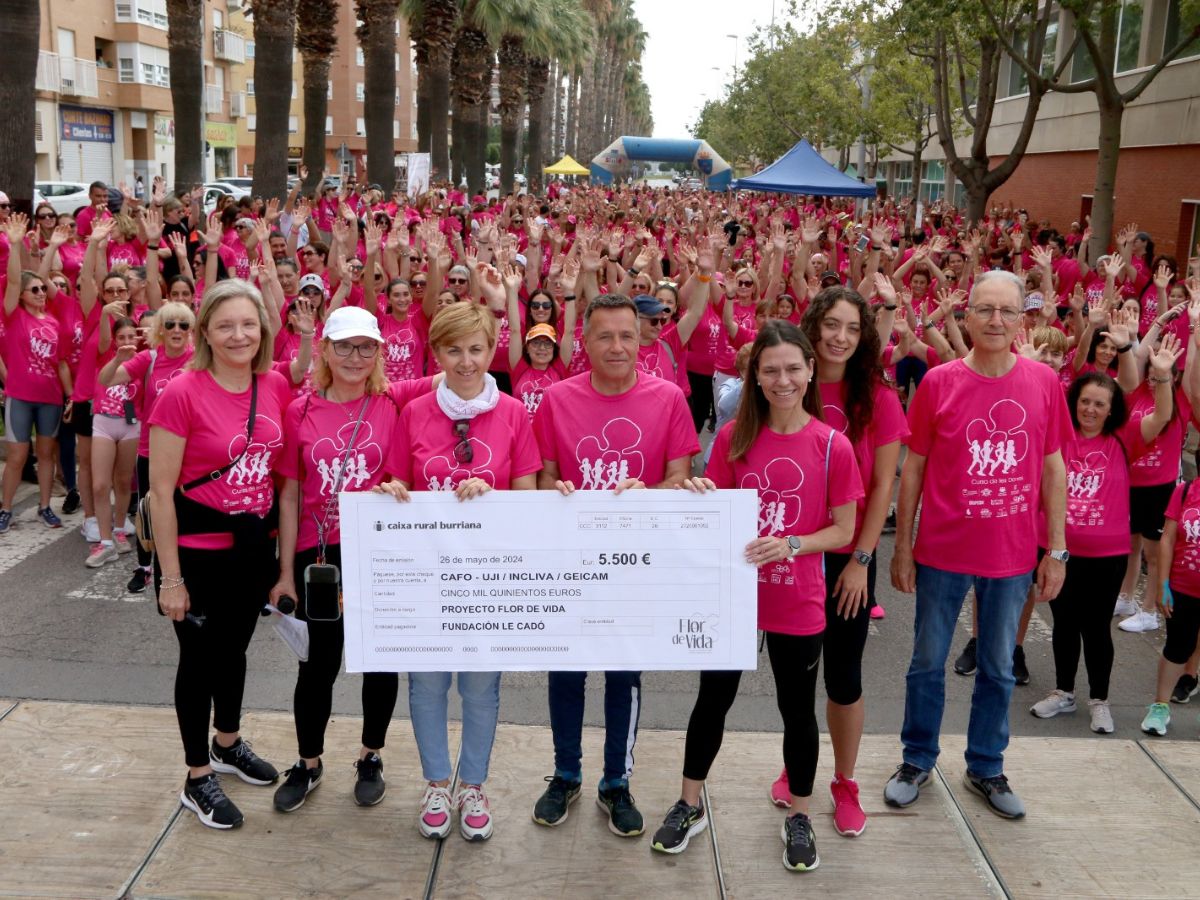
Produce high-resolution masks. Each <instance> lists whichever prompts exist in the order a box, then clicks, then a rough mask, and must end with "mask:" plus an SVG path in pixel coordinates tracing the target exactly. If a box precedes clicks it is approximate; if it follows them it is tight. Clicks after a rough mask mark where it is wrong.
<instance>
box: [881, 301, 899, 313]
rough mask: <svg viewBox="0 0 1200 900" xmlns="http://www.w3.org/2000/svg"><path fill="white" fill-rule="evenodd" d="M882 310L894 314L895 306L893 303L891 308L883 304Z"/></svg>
mask: <svg viewBox="0 0 1200 900" xmlns="http://www.w3.org/2000/svg"><path fill="white" fill-rule="evenodd" d="M883 308H884V309H886V310H887V311H888V312H895V311H896V304H895V303H893V304H892V305H891V306H888V305H887V304H886V303H885V304H883Z"/></svg>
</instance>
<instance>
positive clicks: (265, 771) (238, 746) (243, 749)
mask: <svg viewBox="0 0 1200 900" xmlns="http://www.w3.org/2000/svg"><path fill="white" fill-rule="evenodd" d="M208 761H209V762H210V763H212V767H213V769H215V770H216V771H218V772H222V773H226V774H230V775H236V776H237V777H238V778H240V779H242V781H245V782H246V783H247V784H274V783H275V782H276V781H278V780H279V772H278V771H277V770H276V768H275V767H274V766H273V765H271V764H270V763H269V762H267V761H266V760H265V759H259V758H258V756H257V755H256V754H255V752H254V751H253V750H251V749H250V742H249V741H244V740H242V739H241V738H238V739H237V742H236V743H234V745H233V746H232V747H222V746H221V745H220V744H218V743H217V739H216V738H215V737H214V738H213V742H212V748H211V749H210V750H209V751H208Z"/></svg>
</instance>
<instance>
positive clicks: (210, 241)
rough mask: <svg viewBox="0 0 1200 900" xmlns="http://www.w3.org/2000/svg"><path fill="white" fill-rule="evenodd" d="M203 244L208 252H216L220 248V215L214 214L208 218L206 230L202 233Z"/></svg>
mask: <svg viewBox="0 0 1200 900" xmlns="http://www.w3.org/2000/svg"><path fill="white" fill-rule="evenodd" d="M204 243H205V244H207V245H208V249H209V250H216V249H217V248H218V247H220V246H221V214H220V213H218V212H214V213H213V214H212V215H211V216H209V217H208V228H206V229H205V231H204Z"/></svg>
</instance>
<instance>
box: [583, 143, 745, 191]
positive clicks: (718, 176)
mask: <svg viewBox="0 0 1200 900" xmlns="http://www.w3.org/2000/svg"><path fill="white" fill-rule="evenodd" d="M635 160H637V161H641V160H647V161H654V162H674V163H680V162H682V163H690V164H691V165H692V166H694V167H695V168H697V169H699V170H700V173H701V175H703V176H704V184H705V186H706V187H707V188H708V189H709V190H710V191H724V190H727V189H728V188H729V183H730V182H731V181H732V180H733V169H731V168H730V167H729V163H727V162H725V160H723V159H721V157H720V156H718V155H717V152H716V151H715V150H713V148H712V147H710V146H709V145H708V142H707V141H701V140H697V139H695V138H686V139H679V140H676V139H673V138H648V137H619V138H617V139H616V140H615V141H613V142H612V143H611V144H609V145H608V146H607V147H605V148H604V149H603V150H602V151H600V153H598V154H597V155H596V157H595V159H593V160H592V165H591V170H592V178H593V180H595V181H598V182H600V183H601V184H612V180H613V176H614V175H620V174H624V173H625V172H626V171H628V169H629V163H630V162H632V161H635Z"/></svg>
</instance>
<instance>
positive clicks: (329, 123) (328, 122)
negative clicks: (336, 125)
mask: <svg viewBox="0 0 1200 900" xmlns="http://www.w3.org/2000/svg"><path fill="white" fill-rule="evenodd" d="M325 133H326V134H333V116H326V117H325Z"/></svg>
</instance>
